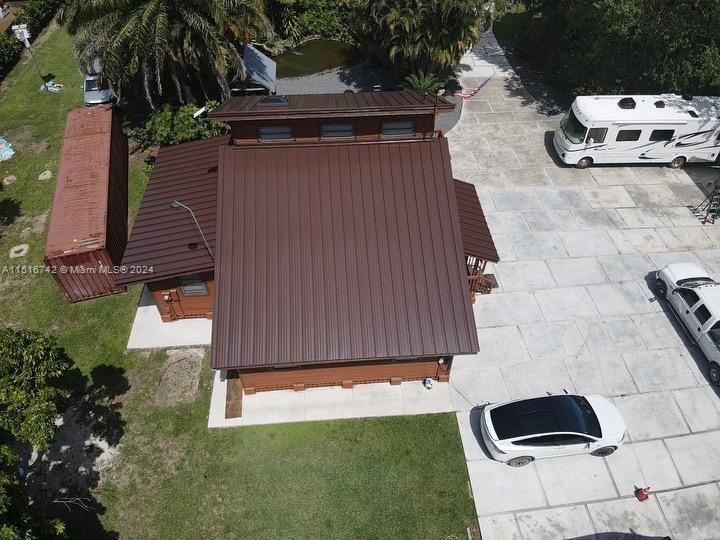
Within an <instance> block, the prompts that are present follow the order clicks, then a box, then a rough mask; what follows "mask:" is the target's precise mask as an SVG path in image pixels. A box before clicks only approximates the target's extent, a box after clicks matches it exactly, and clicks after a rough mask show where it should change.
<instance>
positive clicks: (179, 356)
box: [153, 349, 205, 407]
mask: <svg viewBox="0 0 720 540" xmlns="http://www.w3.org/2000/svg"><path fill="white" fill-rule="evenodd" d="M166 354H167V360H166V361H165V365H164V366H163V369H162V372H161V374H160V380H159V381H158V382H157V385H156V387H155V395H154V397H153V403H154V404H155V405H156V406H158V407H170V406H172V405H178V404H180V403H191V402H193V401H195V398H196V397H197V395H198V384H199V382H200V372H201V371H202V365H203V361H204V360H205V351H204V350H203V349H169V350H168V351H167V352H166Z"/></svg>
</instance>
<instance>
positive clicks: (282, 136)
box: [258, 126, 293, 141]
mask: <svg viewBox="0 0 720 540" xmlns="http://www.w3.org/2000/svg"><path fill="white" fill-rule="evenodd" d="M258 136H259V137H260V140H261V141H286V140H291V139H292V138H293V131H292V128H291V127H290V126H260V127H259V128H258Z"/></svg>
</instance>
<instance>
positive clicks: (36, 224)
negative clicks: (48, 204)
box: [18, 210, 50, 240]
mask: <svg viewBox="0 0 720 540" xmlns="http://www.w3.org/2000/svg"><path fill="white" fill-rule="evenodd" d="M49 214H50V210H46V211H45V212H44V213H42V214H40V215H39V216H35V217H22V218H20V219H19V220H18V222H20V223H22V224H23V225H24V227H23V230H22V232H21V233H20V238H22V239H23V240H25V239H26V238H28V237H29V236H30V235H34V234H42V233H44V232H45V225H46V224H47V219H48V215H49Z"/></svg>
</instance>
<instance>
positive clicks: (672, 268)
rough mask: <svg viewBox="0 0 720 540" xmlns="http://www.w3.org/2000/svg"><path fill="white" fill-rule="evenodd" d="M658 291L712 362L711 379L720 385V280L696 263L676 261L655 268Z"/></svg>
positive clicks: (656, 289) (691, 337)
mask: <svg viewBox="0 0 720 540" xmlns="http://www.w3.org/2000/svg"><path fill="white" fill-rule="evenodd" d="M655 292H656V293H657V294H658V296H661V297H663V298H665V299H667V301H668V303H669V304H670V307H672V310H673V313H675V316H676V317H677V318H678V320H679V321H680V322H681V323H682V324H683V326H684V327H685V330H686V331H687V333H688V335H689V336H690V339H692V340H693V341H694V342H695V343H697V345H698V347H700V349H701V350H702V352H703V354H704V355H705V357H706V358H707V359H708V361H709V362H710V371H709V373H710V382H711V383H712V384H714V385H720V283H717V282H715V280H714V279H713V278H712V277H710V276H709V275H708V272H707V271H706V270H704V269H703V268H700V267H699V266H698V265H696V264H692V263H675V264H669V265H667V266H666V267H665V268H663V269H661V270H658V271H657V272H656V274H655Z"/></svg>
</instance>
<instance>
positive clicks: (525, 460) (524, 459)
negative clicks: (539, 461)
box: [507, 456, 535, 467]
mask: <svg viewBox="0 0 720 540" xmlns="http://www.w3.org/2000/svg"><path fill="white" fill-rule="evenodd" d="M534 460H535V458H533V457H530V456H521V457H516V458H512V459H511V460H510V461H508V462H507V464H508V465H510V466H511V467H524V466H525V465H528V464H529V463H531V462H532V461H534Z"/></svg>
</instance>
